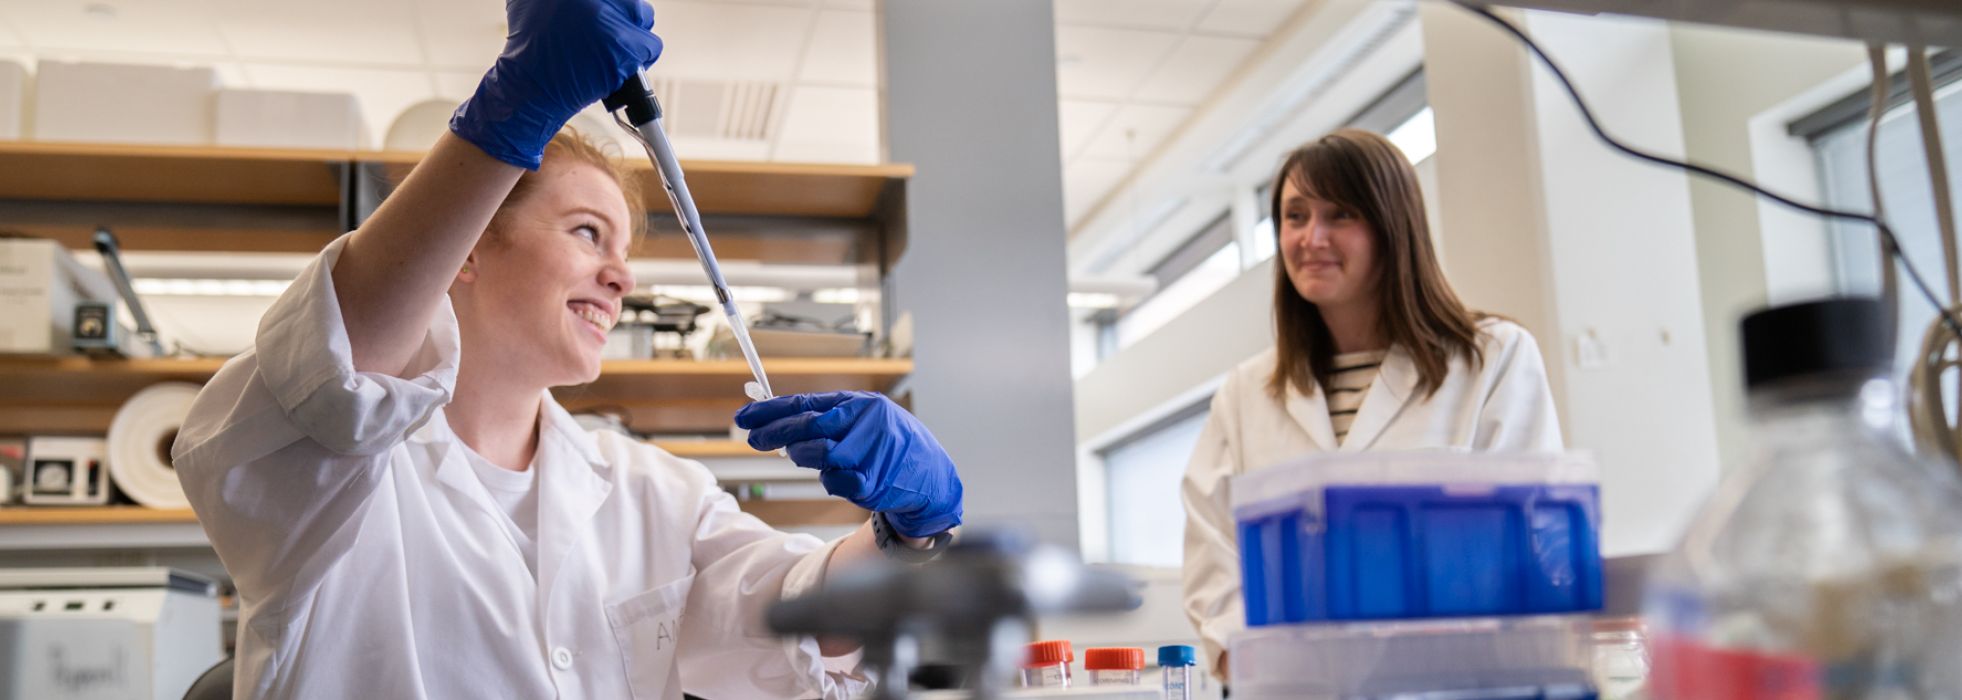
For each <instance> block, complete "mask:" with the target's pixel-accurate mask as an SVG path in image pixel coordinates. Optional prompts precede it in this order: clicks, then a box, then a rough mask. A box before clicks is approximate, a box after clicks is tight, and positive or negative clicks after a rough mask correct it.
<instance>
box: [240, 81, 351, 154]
mask: <svg viewBox="0 0 1962 700" xmlns="http://www.w3.org/2000/svg"><path fill="white" fill-rule="evenodd" d="M368 134H369V131H368V124H367V122H365V121H363V120H362V118H361V103H360V101H358V100H356V99H355V97H354V96H353V95H350V94H347V93H338V92H282V91H273V90H219V91H218V133H217V142H218V145H220V146H252V147H261V148H331V149H342V150H357V149H367V148H368V147H369V144H368V140H369V139H368Z"/></svg>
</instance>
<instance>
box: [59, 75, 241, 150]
mask: <svg viewBox="0 0 1962 700" xmlns="http://www.w3.org/2000/svg"><path fill="white" fill-rule="evenodd" d="M217 88H218V74H217V73H216V72H214V71H213V70H211V69H210V68H172V67H169V66H134V65H122V64H114V63H65V62H60V61H41V62H40V63H39V67H38V70H37V74H36V75H35V78H34V122H33V124H34V130H33V138H34V140H36V141H84V142H94V143H151V144H180V145H204V144H209V143H211V125H212V121H213V120H212V99H211V93H212V91H214V90H216V89H217Z"/></svg>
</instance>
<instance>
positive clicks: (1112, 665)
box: [1083, 647, 1145, 685]
mask: <svg viewBox="0 0 1962 700" xmlns="http://www.w3.org/2000/svg"><path fill="white" fill-rule="evenodd" d="M1144 666H1145V662H1144V650H1143V649H1139V648H1137V647H1093V648H1090V649H1085V650H1083V670H1085V671H1088V672H1090V685H1137V684H1138V683H1139V682H1140V677H1141V676H1143V675H1144Z"/></svg>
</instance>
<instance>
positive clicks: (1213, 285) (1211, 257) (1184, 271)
mask: <svg viewBox="0 0 1962 700" xmlns="http://www.w3.org/2000/svg"><path fill="white" fill-rule="evenodd" d="M1145 274H1147V275H1149V276H1151V277H1152V278H1153V279H1154V280H1157V282H1158V289H1157V291H1155V292H1152V295H1151V296H1150V297H1149V298H1147V299H1145V300H1144V301H1143V302H1141V303H1139V304H1138V305H1137V306H1135V307H1132V308H1131V310H1129V311H1126V312H1124V313H1123V314H1122V315H1120V316H1118V317H1117V318H1116V319H1115V320H1114V321H1112V322H1110V323H1109V325H1108V326H1107V329H1106V330H1105V331H1104V336H1103V338H1102V343H1101V345H1102V348H1101V350H1102V354H1101V355H1100V356H1101V357H1109V356H1110V355H1111V354H1113V353H1115V352H1116V351H1118V350H1120V349H1122V348H1125V347H1128V346H1130V345H1131V344H1132V343H1134V342H1137V341H1138V339H1140V338H1143V337H1145V336H1148V335H1151V333H1152V331H1156V330H1158V329H1159V328H1160V327H1162V326H1164V325H1165V324H1166V322H1169V321H1171V320H1172V319H1174V318H1177V317H1178V315H1179V314H1181V313H1184V312H1185V310H1186V309H1189V308H1192V305H1193V304H1197V303H1199V301H1200V300H1202V299H1205V298H1206V297H1207V296H1209V295H1211V294H1212V293H1213V292H1216V291H1219V288H1220V287H1224V286H1226V284H1227V283H1228V282H1232V281H1233V279H1234V278H1235V277H1238V276H1239V275H1240V244H1239V243H1238V242H1237V241H1234V240H1233V225H1232V216H1231V215H1230V214H1226V213H1222V214H1221V215H1220V216H1219V218H1217V219H1214V220H1213V221H1212V223H1210V224H1207V225H1206V227H1205V228H1203V229H1200V230H1199V232H1198V233H1196V234H1193V236H1192V238H1190V239H1187V240H1186V242H1185V243H1182V244H1180V245H1179V247H1178V248H1177V249H1174V250H1173V251H1172V252H1171V253H1170V254H1167V255H1166V256H1165V257H1164V259H1162V260H1159V261H1158V263H1157V264H1155V265H1152V266H1151V269H1150V270H1147V271H1146V272H1145Z"/></svg>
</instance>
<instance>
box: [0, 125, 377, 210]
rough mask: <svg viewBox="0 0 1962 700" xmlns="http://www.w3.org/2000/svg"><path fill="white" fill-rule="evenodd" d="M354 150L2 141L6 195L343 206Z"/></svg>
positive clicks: (0, 188) (1, 186)
mask: <svg viewBox="0 0 1962 700" xmlns="http://www.w3.org/2000/svg"><path fill="white" fill-rule="evenodd" d="M353 155H354V154H353V153H352V152H351V151H316V150H290V149H263V148H213V147H200V146H137V145H123V144H84V143H39V142H21V141H13V142H0V198H6V199H34V200H56V201H79V202H87V201H124V202H186V203H197V204H278V205H312V206H327V207H332V206H338V205H339V204H340V201H341V186H340V183H341V174H340V166H341V165H342V164H345V163H347V162H349V161H350V160H352V158H353Z"/></svg>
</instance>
